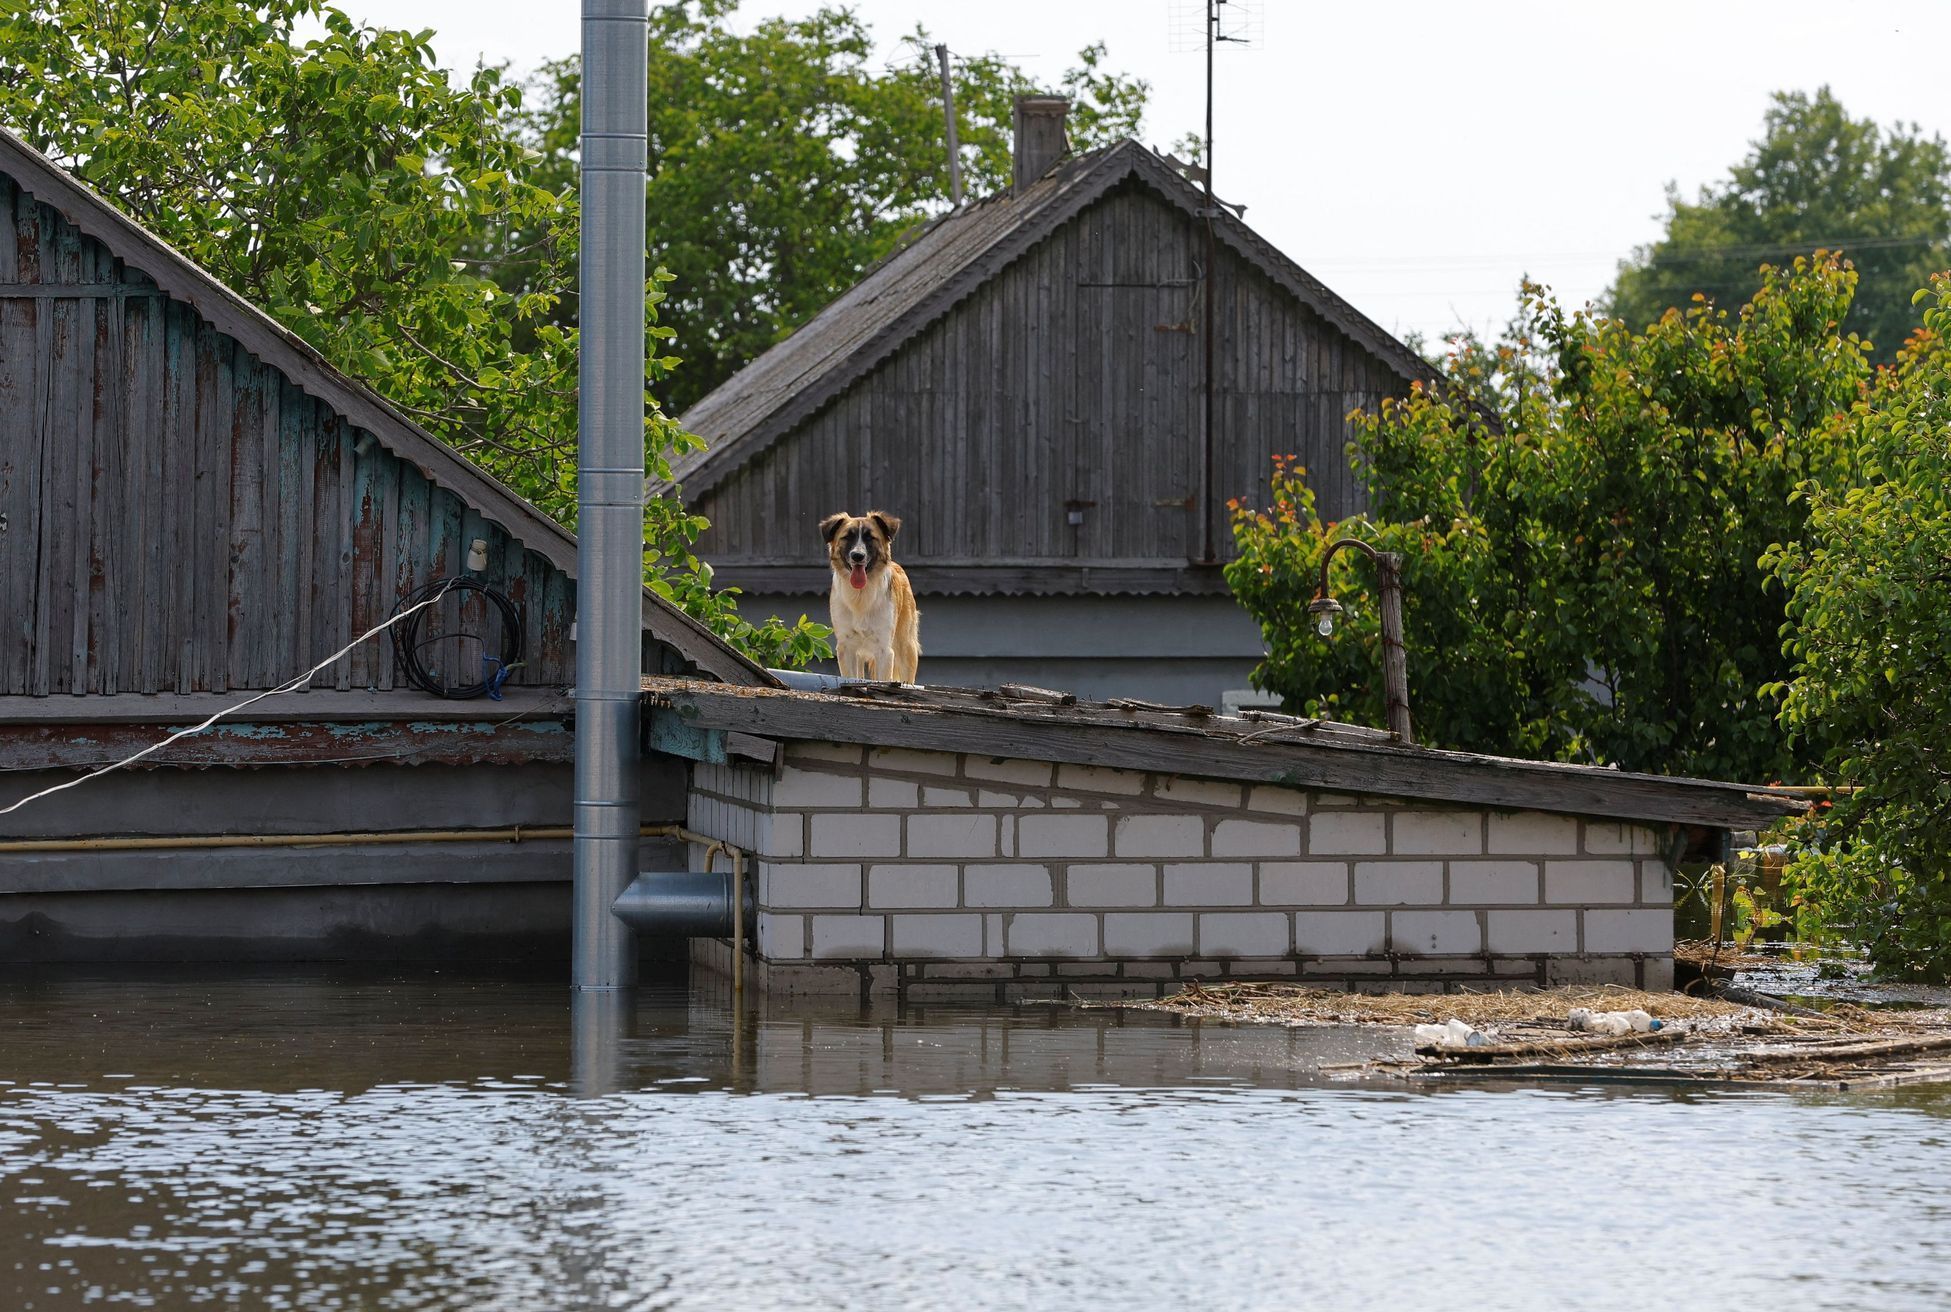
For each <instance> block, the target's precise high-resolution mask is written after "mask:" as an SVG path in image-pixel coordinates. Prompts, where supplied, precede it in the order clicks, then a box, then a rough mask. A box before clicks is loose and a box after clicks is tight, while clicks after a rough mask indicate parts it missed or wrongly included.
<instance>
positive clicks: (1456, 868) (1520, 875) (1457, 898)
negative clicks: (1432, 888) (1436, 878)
mask: <svg viewBox="0 0 1951 1312" xmlns="http://www.w3.org/2000/svg"><path fill="white" fill-rule="evenodd" d="M1538 890H1539V884H1538V863H1537V862H1536V861H1452V862H1450V901H1452V902H1462V903H1469V904H1471V905H1476V906H1500V905H1505V904H1509V903H1518V904H1520V905H1521V904H1523V903H1527V902H1529V903H1536V902H1537V900H1538Z"/></svg>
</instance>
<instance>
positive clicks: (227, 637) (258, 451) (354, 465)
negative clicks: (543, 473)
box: [0, 175, 574, 696]
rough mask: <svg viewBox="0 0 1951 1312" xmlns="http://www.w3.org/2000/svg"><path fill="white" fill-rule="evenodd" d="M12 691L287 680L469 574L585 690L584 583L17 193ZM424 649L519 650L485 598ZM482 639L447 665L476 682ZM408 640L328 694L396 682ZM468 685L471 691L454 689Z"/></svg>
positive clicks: (3, 648)
mask: <svg viewBox="0 0 1951 1312" xmlns="http://www.w3.org/2000/svg"><path fill="white" fill-rule="evenodd" d="M0 516H4V519H0V695H21V694H25V695H28V696H46V695H49V694H53V693H76V694H80V693H128V692H144V693H157V692H176V693H191V692H217V691H224V690H227V689H233V688H235V689H257V688H266V687H271V686H275V685H276V684H278V683H281V682H283V681H285V680H286V679H289V678H290V677H292V676H293V675H295V674H297V673H300V672H302V671H303V670H304V669H306V668H307V667H308V666H310V665H312V664H314V663H315V662H317V661H318V660H321V659H323V658H324V657H325V656H326V655H329V654H330V653H331V652H332V651H334V650H336V649H337V648H339V647H341V646H344V645H345V644H346V643H347V642H349V641H350V640H351V639H352V638H353V637H355V636H357V635H358V634H360V633H362V632H364V631H365V630H367V629H369V628H371V627H372V626H374V625H376V624H378V623H380V622H381V621H382V620H384V619H385V618H386V617H387V616H388V615H390V614H391V613H392V612H393V610H394V608H395V606H396V604H397V601H398V599H399V598H400V597H402V596H404V595H406V594H407V593H408V592H410V591H412V590H413V589H415V588H418V587H420V586H421V585H423V584H425V583H427V582H429V581H430V580H432V579H435V578H439V577H441V576H443V575H451V574H456V573H459V572H461V571H462V569H463V566H464V561H465V556H466V552H467V546H468V543H469V542H470V541H472V540H473V539H474V538H477V537H479V538H485V539H486V540H487V541H488V544H489V553H488V568H487V570H486V571H485V573H484V574H483V575H482V578H483V580H484V581H485V582H487V583H488V584H489V585H490V586H493V587H496V588H499V589H500V590H502V591H503V592H505V593H506V594H507V595H508V596H509V597H510V598H511V599H512V600H513V601H514V602H515V603H516V605H517V606H518V607H519V608H520V609H521V610H522V612H523V623H524V636H525V641H526V647H527V654H528V665H527V667H526V668H525V669H522V670H520V671H517V674H516V681H518V682H524V683H532V684H559V683H564V682H567V681H569V680H570V679H571V678H572V661H571V656H570V650H569V644H568V641H567V637H568V629H569V618H570V617H571V616H572V615H573V614H574V584H573V582H571V581H570V580H569V579H568V578H567V577H566V576H564V575H563V574H562V572H561V571H560V570H558V569H556V568H555V567H554V566H552V565H551V564H550V563H549V562H548V561H547V560H545V559H544V558H543V557H542V556H540V555H538V554H537V553H535V552H533V551H530V550H527V549H525V548H523V547H522V546H521V544H520V543H518V542H516V541H515V540H513V539H512V538H511V537H510V535H509V534H508V533H507V532H505V531H504V530H503V529H502V528H501V527H500V526H498V525H496V524H493V523H491V522H488V521H486V520H484V519H483V518H482V517H481V515H480V514H479V513H478V512H476V511H473V510H471V509H468V508H466V507H464V506H463V505H462V503H461V501H460V499H459V498H458V497H456V496H455V495H454V494H453V493H451V492H449V491H446V490H444V489H441V488H438V487H435V486H434V485H433V484H432V483H430V482H429V481H428V479H427V478H426V476H425V475H424V474H423V473H422V471H421V470H419V469H417V468H415V467H414V466H413V465H412V464H411V463H410V462H408V461H405V460H402V459H400V458H398V457H396V456H394V455H392V454H391V453H389V452H388V451H387V450H386V449H385V448H384V447H383V446H381V445H380V444H379V442H378V441H377V440H376V439H375V438H374V437H373V436H372V435H371V434H370V433H369V432H367V431H366V430H364V429H362V428H357V427H354V426H352V425H350V424H349V423H347V422H346V420H345V419H344V418H342V417H341V416H340V415H338V414H336V413H334V412H333V411H332V410H331V409H330V408H329V407H327V406H325V405H324V404H322V403H321V402H319V401H317V400H315V399H313V398H312V397H310V396H308V395H307V394H305V393H304V392H302V391H300V390H299V389H298V388H297V387H295V386H293V385H292V384H291V383H290V382H289V381H288V380H286V379H285V378H284V377H283V376H282V375H281V374H280V373H278V372H277V371H276V370H274V369H272V368H270V367H269V366H267V365H265V364H263V363H261V362H260V361H259V360H257V359H256V358H255V357H253V356H252V355H250V354H249V353H248V352H247V351H245V350H244V349H242V348H241V347H240V346H239V345H238V344H237V343H236V342H235V341H234V340H233V339H231V338H230V337H228V336H226V335H224V334H223V333H220V332H218V331H216V330H215V329H214V328H213V327H211V326H210V325H209V324H208V323H206V322H204V321H202V320H201V319H200V317H199V316H198V315H197V314H196V313H195V311H194V310H192V309H191V308H190V307H188V306H186V305H183V304H181V303H178V302H175V301H172V300H171V299H170V298H169V297H167V296H165V295H164V294H162V293H160V292H159V291H157V290H156V288H155V285H154V283H153V282H151V281H150V280H149V279H148V278H147V277H145V276H144V275H143V274H142V273H141V272H139V271H137V270H133V269H130V268H128V267H127V266H126V265H124V264H123V262H122V261H120V260H119V259H117V258H116V257H115V256H114V255H113V253H112V252H110V251H109V250H108V249H107V248H105V247H104V246H102V245H101V244H100V243H98V242H96V241H95V240H93V239H92V238H89V237H86V236H84V235H83V234H81V233H80V232H79V231H78V230H77V229H75V228H74V227H73V226H71V225H70V224H68V223H66V222H65V221H63V220H62V219H61V217H60V216H59V215H58V214H57V213H55V211H54V210H52V209H51V208H50V207H48V206H46V205H44V204H40V203H38V202H37V201H35V200H34V198H33V197H32V196H29V195H27V194H26V193H25V192H23V191H22V190H21V189H20V188H19V187H18V186H16V185H15V184H14V183H13V181H12V180H11V179H9V178H7V177H5V176H4V175H0ZM439 609H442V610H444V612H445V613H444V614H441V615H439V616H437V617H434V616H431V615H430V619H429V623H428V626H427V628H426V630H425V633H424V636H429V637H431V636H432V635H433V634H435V633H443V632H444V633H453V632H455V631H457V630H460V631H464V632H467V633H471V634H481V633H487V634H489V635H491V637H492V635H496V634H498V632H499V630H498V621H497V620H495V619H494V618H492V617H491V616H490V615H488V614H486V613H484V607H483V605H482V603H480V602H479V601H470V602H468V603H466V604H462V603H460V602H458V601H455V602H446V603H443V606H442V607H441V608H439ZM479 651H480V648H479V644H478V643H475V642H447V643H441V644H439V645H438V646H437V647H434V648H431V649H430V651H429V654H428V661H429V664H433V663H436V662H437V661H438V660H442V659H447V660H454V659H459V660H461V661H462V662H463V663H464V664H465V666H466V667H467V668H466V669H465V670H464V671H463V672H464V673H466V674H467V676H468V677H470V678H474V677H479V676H478V670H479ZM396 677H397V676H396V673H395V668H394V660H393V653H392V647H391V644H390V643H389V642H387V641H385V640H383V639H382V640H379V641H375V642H368V643H364V644H362V645H361V646H360V647H358V648H357V649H356V650H354V651H353V652H352V654H351V655H349V656H347V657H345V658H344V659H342V660H340V661H339V662H338V663H337V664H336V666H335V667H334V668H333V669H332V670H330V671H327V672H326V673H324V674H321V675H320V676H319V678H318V680H317V681H316V683H317V686H320V687H332V686H336V687H338V688H341V689H348V688H382V689H385V688H391V687H393V686H394V684H395V681H396ZM451 677H458V675H455V676H451Z"/></svg>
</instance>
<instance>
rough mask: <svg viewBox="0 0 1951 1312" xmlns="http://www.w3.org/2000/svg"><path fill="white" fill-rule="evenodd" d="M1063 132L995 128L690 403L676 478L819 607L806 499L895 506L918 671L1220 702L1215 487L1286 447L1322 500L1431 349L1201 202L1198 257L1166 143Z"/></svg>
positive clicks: (1254, 475) (781, 587) (1253, 471)
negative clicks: (1095, 145)
mask: <svg viewBox="0 0 1951 1312" xmlns="http://www.w3.org/2000/svg"><path fill="white" fill-rule="evenodd" d="M1036 103H1037V104H1040V105H1042V106H1044V107H1045V108H1046V109H1047V108H1051V107H1052V106H1053V104H1054V107H1055V109H1056V112H1059V113H1060V112H1061V105H1062V102H1061V101H1056V102H1051V101H1049V100H1047V99H1046V100H1043V101H1039V102H1036ZM1032 107H1033V106H1032ZM1044 126H1045V127H1046V128H1047V126H1048V125H1044ZM1051 141H1054V142H1056V143H1058V146H1057V149H1055V150H1051V149H1050V148H1049V147H1048V145H1047V144H1045V145H1042V146H1040V145H1039V144H1038V143H1049V142H1051ZM1061 142H1062V135H1061V131H1058V132H1056V133H1055V134H1054V135H1052V134H1051V133H1049V132H1048V131H1022V130H1019V139H1018V147H1017V148H1018V157H1019V164H1020V165H1022V167H1021V168H1020V169H1019V179H1020V180H1019V184H1018V185H1017V186H1016V187H1015V188H1013V189H1012V190H1011V191H1010V192H1009V193H1007V194H1005V195H1000V196H996V197H992V198H990V199H987V200H984V201H981V202H978V203H975V204H972V205H969V206H966V207H964V208H962V209H959V210H957V211H955V212H953V213H951V214H948V215H946V216H944V217H942V218H939V219H937V220H935V221H934V222H932V223H930V224H929V225H927V226H926V227H924V228H923V229H921V230H920V231H919V232H918V233H916V234H915V235H913V237H912V238H911V239H910V240H909V241H908V242H907V243H906V244H905V245H904V246H903V247H902V249H900V250H899V251H897V252H896V253H895V254H894V255H892V256H890V257H889V258H888V259H887V260H886V261H885V262H884V263H882V264H881V265H880V266H878V267H877V268H875V269H874V270H872V271H871V272H869V273H868V274H867V275H866V277H864V278H863V279H862V280H861V282H860V283H859V284H858V285H856V286H855V287H853V288H852V289H850V290H849V291H848V292H846V293H845V294H843V295H842V296H841V297H839V298H838V299H837V300H835V301H834V302H833V303H832V304H831V305H830V306H828V307H827V308H826V309H825V310H823V311H822V312H821V313H820V314H818V315H816V316H815V317H814V318H813V319H812V320H811V321H810V322H809V323H807V324H806V325H805V326H804V327H802V328H800V329H799V330H798V331H797V332H795V333H794V334H793V335H792V336H791V337H789V338H787V339H786V340H784V341H783V342H781V343H780V344H779V345H778V346H776V347H774V348H773V349H772V350H771V351H769V352H767V353H766V354H765V355H763V356H761V357H760V358H759V359H758V360H756V361H754V362H753V363H752V364H751V365H749V366H748V367H747V368H745V369H744V370H742V371H741V372H740V373H738V374H737V375H735V376H734V377H733V378H731V379H730V380H728V381H727V382H726V383H725V384H724V385H723V386H721V387H720V388H718V389H717V390H715V391H714V392H713V393H712V394H711V395H709V396H707V397H706V398H704V399H703V400H701V401H700V402H698V403H697V405H695V406H694V407H692V409H691V410H690V411H689V412H688V413H687V414H685V415H684V416H683V420H684V422H685V424H686V425H687V426H688V427H689V428H690V429H692V431H694V432H696V433H698V434H699V435H700V436H702V437H704V438H705V439H706V440H707V442H708V444H709V445H708V447H707V449H706V450H705V451H704V452H703V453H701V454H700V455H697V456H693V457H691V458H690V459H688V460H686V461H685V462H683V463H681V464H680V465H679V466H678V467H677V468H676V470H675V471H674V472H675V480H674V481H675V482H676V483H677V484H679V485H681V486H682V487H683V489H684V492H685V495H686V498H687V501H688V503H689V504H690V505H691V506H692V507H693V508H694V509H696V510H698V511H699V512H701V513H702V514H704V515H705V516H706V517H707V518H708V519H709V520H710V522H711V528H710V529H709V531H708V532H707V533H706V534H705V536H704V537H703V538H702V539H701V541H700V543H699V550H700V552H701V554H702V555H703V556H704V557H705V558H706V559H708V560H710V561H711V562H712V564H713V566H714V568H715V569H716V570H717V575H718V578H719V580H720V581H721V582H724V583H727V584H733V585H736V586H739V587H741V588H743V589H745V590H746V591H747V592H748V593H749V594H750V600H749V601H748V602H747V603H746V604H747V605H748V606H749V607H750V608H752V609H753V610H755V611H756V612H758V613H765V612H766V611H768V610H772V611H776V612H778V613H781V614H784V615H787V616H795V615H798V614H800V613H802V612H804V613H807V614H810V615H812V616H814V617H815V618H819V617H821V616H823V615H824V614H825V610H826V604H825V591H826V588H827V584H828V578H827V574H826V570H825V566H824V562H823V557H822V553H821V544H820V541H819V537H818V532H817V529H816V525H817V524H818V522H819V520H820V519H821V518H822V517H823V516H824V515H826V514H828V513H831V512H832V511H835V510H853V511H856V512H860V511H865V510H867V509H869V508H870V507H873V508H880V509H885V510H888V511H891V512H893V513H894V514H896V515H899V516H900V517H901V518H902V520H903V527H902V530H901V533H900V536H899V537H898V539H897V540H896V542H895V555H896V558H897V559H899V560H900V561H902V563H903V564H904V565H905V567H906V568H907V569H908V571H909V574H910V576H911V578H912V579H913V581H914V584H915V588H916V592H917V594H918V596H919V598H920V601H921V609H922V612H923V617H924V618H923V624H922V644H923V648H924V653H925V654H924V657H923V662H922V671H923V675H922V677H923V681H924V682H928V683H936V684H966V685H972V686H992V685H995V684H999V683H1002V682H1018V683H1028V684H1037V685H1042V686H1047V687H1052V688H1060V689H1066V690H1071V691H1076V692H1080V693H1084V694H1087V695H1095V696H1110V695H1119V694H1123V695H1134V696H1142V697H1151V698H1155V699H1159V700H1166V701H1179V702H1204V703H1207V704H1217V702H1218V700H1219V698H1220V696H1221V694H1222V693H1223V692H1225V691H1226V690H1229V689H1241V688H1245V687H1246V686H1247V675H1248V673H1249V672H1250V671H1251V670H1252V668H1253V666H1254V665H1255V664H1256V663H1257V662H1258V660H1259V659H1260V656H1261V654H1262V644H1261V639H1260V634H1259V631H1258V628H1257V627H1256V626H1255V625H1254V623H1253V622H1252V621H1251V620H1250V619H1249V618H1248V617H1247V616H1246V615H1245V614H1244V613H1243V612H1241V611H1240V610H1239V608H1238V607H1237V606H1236V605H1235V604H1234V603H1233V602H1232V600H1231V598H1230V596H1229V594H1228V592H1227V588H1226V584H1225V580H1224V578H1223V577H1222V576H1221V572H1220V570H1221V566H1222V565H1223V563H1224V562H1225V561H1226V560H1227V559H1229V558H1230V557H1231V556H1232V555H1233V554H1234V553H1233V548H1232V540H1231V534H1230V532H1229V530H1228V523H1227V504H1228V502H1229V501H1231V500H1234V499H1239V500H1242V501H1245V502H1248V503H1253V504H1258V503H1260V502H1262V501H1264V499H1265V497H1266V488H1267V485H1268V476H1269V473H1270V470H1271V467H1272V461H1273V458H1274V456H1275V455H1277V454H1278V455H1288V454H1291V455H1294V456H1296V457H1298V458H1299V459H1300V460H1301V461H1302V462H1303V463H1304V464H1306V465H1307V466H1308V468H1309V470H1310V473H1311V475H1312V480H1313V483H1314V485H1315V487H1316V489H1317V491H1318V494H1319V502H1320V508H1321V511H1322V513H1323V514H1324V515H1326V516H1328V517H1330V518H1337V517H1340V516H1343V515H1346V514H1349V513H1352V512H1354V511H1356V510H1358V509H1360V507H1361V504H1362V498H1361V494H1360V490H1359V489H1358V487H1357V486H1356V485H1355V483H1354V481H1353V478H1352V477H1351V474H1350V472H1349V469H1348V460H1347V453H1346V452H1347V445H1348V442H1349V439H1350V426H1349V423H1348V415H1349V412H1350V411H1352V410H1355V409H1357V408H1370V409H1372V408H1374V407H1375V406H1376V405H1378V404H1379V402H1380V401H1381V399H1382V398H1383V397H1385V396H1390V395H1399V394H1402V393H1404V392H1406V391H1407V390H1408V389H1409V387H1410V386H1411V385H1412V384H1414V383H1416V382H1418V381H1425V380H1430V379H1432V378H1433V377H1434V374H1433V371H1432V370H1431V369H1430V367H1429V365H1428V364H1427V363H1425V362H1424V361H1423V360H1422V359H1421V358H1420V357H1418V356H1417V355H1416V354H1415V353H1414V352H1412V351H1410V350H1409V349H1408V348H1406V347H1405V346H1403V345H1402V343H1400V342H1398V341H1396V340H1395V339H1394V338H1392V337H1391V336H1389V335H1388V334H1387V333H1386V332H1384V331H1383V330H1382V329H1380V328H1379V327H1377V326H1376V325H1375V324H1374V323H1372V322H1370V321H1369V320H1368V319H1367V318H1365V317H1364V316H1363V315H1362V314H1361V313H1360V312H1358V311H1356V310H1355V309H1354V308H1353V307H1352V306H1350V305H1348V304H1347V303H1346V302H1345V301H1343V300H1342V299H1341V298H1339V297H1338V296H1336V295H1335V294H1334V293H1333V292H1332V291H1330V290H1329V289H1328V288H1327V287H1325V286H1324V285H1322V284H1321V283H1320V282H1319V280H1317V279H1315V278H1313V277H1312V276H1311V275H1309V274H1308V273H1307V272H1306V271H1305V270H1304V269H1302V268H1300V267H1299V266H1298V265H1296V264H1295V263H1294V262H1293V261H1291V260H1289V259H1287V258H1286V257H1285V256H1284V255H1282V254H1281V253H1280V252H1278V251H1276V250H1275V249H1273V248H1272V247H1271V246H1269V245H1268V244H1267V243H1266V242H1265V241H1264V240H1263V239H1261V238H1260V237H1259V236H1258V235H1257V234H1255V233H1254V232H1253V231H1252V230H1251V229H1250V228H1248V227H1247V226H1246V224H1245V223H1244V222H1243V221H1242V220H1241V219H1240V218H1239V216H1238V215H1236V214H1234V213H1233V212H1232V211H1231V210H1228V209H1226V208H1224V207H1219V208H1217V209H1216V210H1215V212H1214V214H1213V215H1212V231H1211V240H1210V251H1211V259H1210V260H1209V258H1208V251H1209V242H1208V231H1207V222H1206V205H1205V198H1204V196H1203V194H1202V193H1201V191H1200V189H1199V188H1198V187H1196V186H1195V185H1194V184H1193V183H1192V182H1190V181H1188V180H1187V178H1186V177H1184V176H1183V175H1182V174H1181V173H1180V172H1179V171H1178V170H1177V169H1175V168H1174V167H1173V166H1172V165H1171V164H1169V163H1168V162H1167V161H1166V160H1165V159H1163V158H1161V157H1160V156H1158V155H1156V154H1155V153H1153V152H1152V151H1150V150H1148V149H1146V148H1144V147H1143V146H1140V145H1138V144H1137V143H1135V142H1130V141H1126V142H1122V143H1120V144H1117V145H1114V146H1111V147H1108V148H1106V149H1103V150H1100V151H1097V152H1094V153H1091V154H1088V155H1084V156H1080V157H1076V158H1068V157H1065V156H1064V155H1063V153H1062V151H1061ZM1039 150H1043V151H1044V152H1045V153H1044V154H1042V155H1038V154H1037V152H1038V151H1039ZM1209 264H1210V266H1211V267H1210V269H1209V268H1208V265H1209ZM1209 300H1210V304H1209V303H1208V301H1209ZM1209 311H1210V318H1209ZM1209 322H1210V324H1211V328H1212V333H1211V340H1210V343H1209V342H1208V341H1207V337H1206V328H1207V325H1208V323H1209ZM1209 346H1210V350H1209V349H1208V347H1209ZM1209 358H1210V363H1211V370H1210V372H1208V368H1207V365H1208V360H1209ZM1209 392H1210V397H1209V396H1208V393H1209ZM1209 402H1210V404H1209ZM1209 410H1210V415H1211V424H1210V427H1208V425H1207V415H1208V413H1209Z"/></svg>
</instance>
